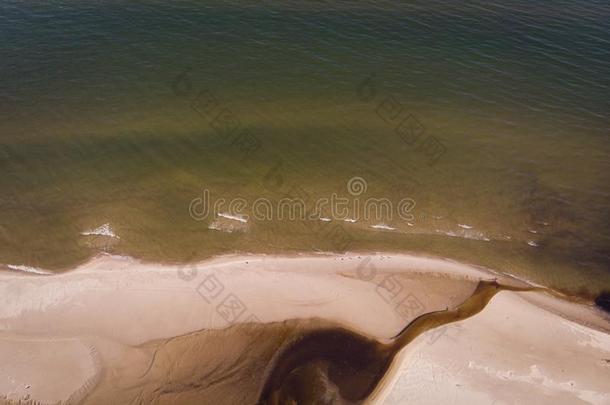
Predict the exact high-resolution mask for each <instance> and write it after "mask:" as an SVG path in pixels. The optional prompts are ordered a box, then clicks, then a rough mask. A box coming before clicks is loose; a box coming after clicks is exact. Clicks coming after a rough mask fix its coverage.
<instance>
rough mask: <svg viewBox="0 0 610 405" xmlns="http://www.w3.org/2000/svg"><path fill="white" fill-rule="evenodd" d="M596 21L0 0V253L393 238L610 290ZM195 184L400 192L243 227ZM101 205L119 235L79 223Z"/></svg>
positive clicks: (593, 9)
mask: <svg viewBox="0 0 610 405" xmlns="http://www.w3.org/2000/svg"><path fill="white" fill-rule="evenodd" d="M609 17H610V6H609V5H608V4H607V3H605V2H596V1H575V2H570V3H566V2H562V1H551V2H546V3H545V4H544V5H541V4H528V2H521V1H511V2H508V3H506V2H482V1H481V2H469V4H468V5H465V4H456V3H455V2H446V1H426V2H414V3H411V4H408V5H406V4H405V5H398V4H395V2H386V1H383V2H372V1H356V2H342V1H332V2H314V3H311V4H302V3H301V2H292V1H288V2H285V1H284V2H275V1H266V2H247V1H246V2H206V3H205V4H201V3H199V2H193V1H180V2H169V3H168V2H158V1H144V2H139V3H137V4H130V5H125V4H121V3H120V2H111V1H102V2H92V1H91V2H90V1H83V2H71V1H53V0H52V1H48V2H44V3H42V2H22V1H8V2H3V4H2V5H1V6H0V32H2V34H3V41H2V43H1V44H0V61H1V62H0V167H1V169H2V173H3V174H2V177H0V190H1V191H2V193H0V242H1V243H0V263H5V264H12V265H23V266H31V267H34V268H42V269H63V268H68V267H70V266H73V265H74V264H75V263H77V262H80V261H84V260H86V259H87V258H89V257H91V256H92V255H95V254H96V253H99V252H100V251H111V252H113V253H119V254H127V255H132V256H136V257H141V258H144V259H147V260H155V261H186V260H194V259H198V258H201V257H205V256H211V255H216V254H221V253H226V252H233V251H248V252H277V251H282V252H285V251H290V252H304V251H312V250H314V251H315V250H320V251H327V250H332V251H341V250H346V249H350V250H357V249H374V250H401V251H414V252H419V253H424V254H432V255H441V256H448V257H451V258H454V259H457V260H463V261H467V262H471V263H475V264H480V265H485V266H490V267H493V268H495V269H497V270H499V271H505V272H509V273H513V274H516V275H519V276H521V277H526V278H528V279H532V280H534V281H537V282H540V283H543V284H546V285H551V286H554V287H558V288H562V289H566V290H569V291H571V292H578V293H583V294H586V293H595V292H598V291H599V290H601V289H603V288H610V273H609V272H608V267H609V266H608V264H609V263H610V251H609V249H608V247H609V246H610V222H609V217H608V208H609V206H610V178H609V177H610V170H609V169H610V160H609V159H608V157H609V156H610V140H609V138H608V130H609V128H610V125H609V124H610V117H609V115H608V111H610V109H609V108H608V107H610V103H609V100H608V96H607V94H608V90H609V89H610V63H609V62H610V18H609ZM212 107H214V108H212ZM219 114H222V115H221V117H222V118H224V120H220V121H219V120H218V119H217V118H216V117H218V115H219ZM431 142H436V143H435V144H432V143H431ZM430 145H436V149H434V148H433V149H430ZM439 145H441V146H439ZM439 151H440V152H442V153H435V152H439ZM355 177H360V178H362V179H363V180H364V182H365V183H366V191H364V192H363V193H362V194H358V195H354V194H350V193H349V191H350V190H348V188H347V184H348V182H349V180H350V179H352V178H355ZM204 189H207V190H209V193H210V196H211V198H212V199H213V200H218V199H219V198H224V199H226V200H227V201H228V200H231V199H233V198H236V197H241V198H244V199H245V200H246V201H247V202H248V203H250V204H252V203H253V202H254V201H255V200H256V199H258V198H267V199H269V201H271V202H272V203H274V204H275V203H276V202H277V201H278V200H280V199H281V198H282V197H284V196H290V197H299V198H302V199H303V200H305V201H307V202H309V201H315V200H316V199H318V198H326V197H330V196H331V195H332V194H333V193H336V194H337V196H338V197H342V198H348V199H349V201H350V207H352V208H354V206H353V205H351V204H353V202H354V201H355V200H356V199H360V201H361V203H362V204H364V200H365V199H366V198H370V197H373V198H384V197H385V198H387V199H389V200H390V201H391V202H392V203H393V204H397V202H398V201H400V200H401V199H403V198H409V199H412V200H413V201H414V202H415V206H414V207H411V208H412V209H411V210H410V211H409V214H411V215H413V218H412V219H409V220H405V219H403V218H399V217H397V216H396V215H394V217H392V218H391V219H390V218H369V219H364V218H362V217H361V216H360V217H359V218H358V221H356V222H347V221H343V220H341V219H343V218H341V219H339V218H337V217H336V216H334V217H333V215H331V214H332V213H328V212H324V215H323V217H324V218H326V217H329V218H331V217H332V218H331V219H334V220H332V221H330V222H324V221H320V220H300V221H290V220H287V219H285V218H284V219H279V218H278V217H277V215H275V216H273V218H272V220H256V219H254V218H252V212H251V211H248V210H244V211H243V212H242V214H245V215H250V218H249V220H248V222H247V223H245V225H243V224H244V223H243V222H241V221H237V220H235V219H230V218H226V217H224V218H223V217H221V218H214V217H212V216H208V217H206V218H199V219H202V220H195V219H194V218H193V216H192V212H191V213H189V205H190V204H191V202H192V201H193V199H195V198H201V196H202V192H203V190H204ZM352 191H353V190H352ZM360 208H362V207H360ZM222 211H223V212H225V213H228V214H231V215H233V214H239V213H235V212H233V213H231V212H229V211H230V210H228V208H226V207H225V208H224V209H223V210H222ZM356 211H357V210H355V209H354V210H352V211H350V212H349V214H348V215H347V216H346V217H345V218H348V219H349V218H353V217H355V216H356V214H357V212H356ZM105 224H108V228H104V229H109V230H111V232H112V234H114V235H115V236H116V237H112V236H109V233H108V232H98V233H101V234H100V235H83V234H82V233H87V232H89V231H92V230H96V229H97V228H99V227H100V226H103V225H105ZM372 226H376V227H375V228H373V227H372ZM229 231H231V232H229ZM90 233H91V232H90ZM94 233H95V232H94Z"/></svg>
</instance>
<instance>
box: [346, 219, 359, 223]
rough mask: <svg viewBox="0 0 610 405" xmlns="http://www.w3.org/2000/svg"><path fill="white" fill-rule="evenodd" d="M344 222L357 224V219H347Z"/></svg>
mask: <svg viewBox="0 0 610 405" xmlns="http://www.w3.org/2000/svg"><path fill="white" fill-rule="evenodd" d="M344 221H345V222H351V223H354V222H356V220H355V219H353V218H345V219H344Z"/></svg>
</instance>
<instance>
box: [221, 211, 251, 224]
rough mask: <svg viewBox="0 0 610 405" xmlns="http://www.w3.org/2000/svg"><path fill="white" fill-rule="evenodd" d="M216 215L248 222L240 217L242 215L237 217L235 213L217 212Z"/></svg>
mask: <svg viewBox="0 0 610 405" xmlns="http://www.w3.org/2000/svg"><path fill="white" fill-rule="evenodd" d="M218 216H219V217H223V218H226V219H232V220H234V221H239V222H244V223H246V222H248V220H247V219H246V218H242V217H239V216H237V215H231V214H224V213H222V212H219V213H218Z"/></svg>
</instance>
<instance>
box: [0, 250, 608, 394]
mask: <svg viewBox="0 0 610 405" xmlns="http://www.w3.org/2000/svg"><path fill="white" fill-rule="evenodd" d="M481 280H485V283H483V284H481V283H480V281H481ZM494 280H497V282H498V283H499V284H501V285H504V286H512V287H519V288H523V287H526V288H530V286H527V285H526V284H525V283H523V282H521V281H518V280H515V279H513V278H510V277H508V276H504V275H500V274H494V273H493V272H491V271H489V270H486V269H482V268H476V267H473V266H469V265H465V264H460V263H455V262H451V261H447V260H441V259H433V258H426V257H416V256H410V255H403V254H380V253H377V254H363V253H353V254H345V255H330V254H329V255H326V254H320V255H310V256H291V257H288V256H286V257H281V256H227V257H220V258H217V259H214V260H210V261H206V262H202V263H199V264H193V265H188V266H171V265H158V264H150V263H142V262H138V261H136V260H134V259H130V258H125V257H116V256H99V257H97V258H95V259H94V260H92V261H90V262H88V263H87V264H85V265H83V266H81V267H79V268H78V269H75V270H73V271H70V272H67V273H63V274H58V275H47V276H45V275H31V274H23V273H18V272H3V273H2V274H0V294H1V295H2V297H3V300H4V303H5V304H4V305H3V306H2V307H0V327H1V329H0V330H1V332H0V349H1V350H2V352H3V358H5V359H7V360H4V361H3V362H2V365H0V375H1V376H3V377H4V378H3V379H2V381H1V382H0V390H1V392H0V396H1V397H2V398H6V399H9V400H11V401H18V400H20V399H26V398H27V399H28V400H31V401H39V402H41V403H50V402H57V401H58V400H64V401H69V403H77V402H84V403H92V404H97V403H108V402H109V401H114V402H117V401H118V402H120V403H126V402H133V403H168V404H169V403H202V401H203V402H206V401H209V402H210V403H218V404H225V403H226V404H238V403H239V404H243V403H258V402H260V403H264V402H265V401H268V403H274V402H273V401H270V399H272V398H273V395H268V394H269V393H272V392H273V391H277V392H283V393H289V395H290V397H291V398H294V397H295V396H298V397H300V398H306V397H307V396H308V395H310V396H311V395H314V396H316V398H317V399H316V400H317V401H319V402H320V401H321V402H320V403H324V401H326V403H358V402H362V401H363V400H366V401H369V402H371V403H388V404H391V403H402V402H404V396H405V395H407V396H408V397H416V396H419V397H422V395H424V394H426V393H427V392H435V388H431V387H430V386H429V385H426V383H420V382H417V383H414V380H413V379H414V378H424V377H422V376H423V375H424V374H421V373H419V372H418V373H413V372H410V370H411V369H410V368H409V367H414V365H415V364H420V363H421V361H425V362H426V364H427V365H428V366H429V367H428V369H430V368H431V367H437V368H441V369H446V370H447V372H446V374H448V375H449V376H450V377H451V378H446V379H445V380H446V381H445V382H446V383H447V384H445V385H447V386H446V387H445V388H443V389H438V390H437V391H439V392H438V395H440V397H439V396H437V397H434V396H430V398H432V399H431V401H432V402H430V403H433V401H434V400H437V403H438V398H443V395H454V391H456V388H455V386H450V384H449V383H448V382H449V381H453V380H456V381H458V380H459V381H461V382H460V383H458V384H460V386H463V387H467V388H464V389H463V390H462V389H458V391H459V392H460V393H462V394H463V393H464V392H466V394H464V395H466V396H465V397H463V398H470V399H473V398H474V401H475V403H476V402H477V401H478V400H480V399H481V398H489V396H490V395H492V394H493V395H495V392H496V391H497V390H499V391H498V392H499V393H500V394H499V396H498V399H499V400H501V401H505V402H506V401H512V400H523V399H529V398H536V401H537V402H538V403H544V402H545V400H546V399H548V398H551V397H553V396H555V397H557V396H559V395H561V393H563V392H564V391H566V392H568V393H570V394H571V395H572V396H571V397H570V396H565V398H585V399H587V400H589V402H592V403H604V402H603V401H606V400H607V399H608V392H604V386H603V381H607V378H605V377H607V373H608V372H609V371H610V364H608V363H610V362H605V360H604V359H610V337H609V335H608V330H610V326H609V325H610V323H609V321H608V317H607V316H605V315H604V314H603V313H602V312H601V311H599V310H597V309H596V308H594V307H593V306H591V305H585V304H576V303H572V302H568V301H563V300H559V299H558V298H556V297H554V296H551V295H548V294H546V293H543V292H512V291H502V292H500V293H499V294H496V295H495V296H494V295H492V296H493V298H492V296H487V298H485V299H484V300H482V301H481V300H479V301H480V303H479V304H478V305H474V306H471V308H470V310H469V311H470V312H468V311H466V312H464V309H463V308H465V307H464V305H465V303H467V302H468V301H470V302H471V303H472V302H474V301H476V300H477V299H476V297H477V294H475V292H477V291H479V293H478V294H479V295H480V289H481V285H488V286H489V285H495V281H494ZM494 294H495V293H494ZM487 300H491V301H490V303H489V304H488V305H485V302H486V301H487ZM515 303H518V305H517V304H515ZM460 308H462V309H460ZM479 311H480V312H479ZM426 319H428V321H425V320H426ZM430 319H432V320H433V321H430ZM414 321H415V322H414ZM424 321H425V322H424ZM449 321H451V322H452V323H449V324H447V325H443V324H445V323H446V322H449ZM422 323H425V325H427V326H425V327H421V326H418V325H421V324H422ZM435 324H438V325H440V326H439V327H433V326H435ZM407 325H409V326H408V327H407ZM539 325H545V328H544V329H542V332H544V331H546V330H551V329H549V328H556V330H557V336H558V339H559V340H558V341H557V342H555V340H550V341H549V340H548V339H551V337H549V336H547V341H546V343H545V344H544V339H542V338H541V337H540V333H541V331H540V327H539ZM456 328H457V329H456ZM454 330H459V331H462V332H460V333H461V334H459V335H457V336H456V335H455V333H454V332H452V331H454ZM604 330H605V331H604ZM438 331H443V333H442V334H441V335H440V336H437V337H436V338H435V339H434V344H430V343H429V342H430V334H433V336H436V335H435V334H436V333H438ZM464 331H465V332H464ZM401 332H402V333H401ZM551 336H553V337H554V336H555V335H551ZM587 339H588V340H587ZM33 341H35V342H36V343H32V342H33ZM308 341H309V342H313V344H312V343H306V344H304V343H299V342H308ZM317 343H319V344H317ZM299 344H300V345H301V346H300V347H302V348H305V349H306V350H304V351H303V353H304V355H302V356H301V357H299V356H296V357H297V358H300V359H301V360H305V361H297V362H296V363H292V365H291V363H290V362H286V360H285V359H286V358H290V357H291V356H293V357H294V356H295V354H297V353H298V350H296V348H297V347H299ZM333 345H334V346H333ZM555 346H556V348H555ZM312 347H317V348H318V349H317V350H321V351H322V352H318V354H319V355H316V351H315V350H309V348H312ZM332 347H336V348H341V349H342V350H343V351H344V352H345V353H352V352H353V353H361V356H356V355H354V356H342V355H340V354H338V353H340V352H341V351H340V350H339V351H332V352H333V353H337V354H336V356H335V357H333V356H326V355H324V353H329V352H328V350H329V349H330V348H332ZM437 347H438V348H439V349H438V350H437ZM84 348H86V349H84ZM379 348H386V349H383V350H381V351H382V352H384V350H389V351H387V352H384V353H385V354H384V355H385V357H384V356H381V357H379V356H377V354H379V351H378V349H379ZM388 348H390V349H388ZM554 348H555V349H554ZM367 350H368V352H367ZM366 353H369V354H370V356H366V355H365V354H366ZM441 354H443V356H441ZM522 354H523V355H522ZM573 355H578V356H579V360H578V361H576V362H573V361H572V360H571V359H572V357H573ZM286 356H288V357H286ZM394 356H396V357H394ZM346 359H350V361H347V362H346ZM422 359H423V360H422ZM593 359H596V360H595V361H593ZM588 361H592V362H593V363H591V364H588V363H587V362H588ZM418 362H420V363H418ZM587 364H588V365H589V366H590V367H592V368H590V369H587V368H586V367H585V366H586V365H587ZM295 365H296V367H295ZM448 365H459V367H456V368H455V369H452V368H451V367H449V366H448ZM532 367H534V368H532ZM51 370H52V371H53V378H44V376H45V375H46V373H48V372H49V371H51ZM481 370H487V371H488V372H487V374H485V373H481ZM490 370H504V372H505V373H506V372H509V371H510V370H513V371H512V373H513V374H511V373H510V372H509V374H507V375H509V376H513V375H514V376H518V375H520V374H519V373H521V372H522V371H523V370H535V371H532V372H533V373H535V374H532V376H530V380H527V378H525V377H523V378H521V379H519V378H517V377H514V378H512V379H511V378H505V374H502V373H501V372H500V371H498V373H500V374H501V376H500V377H497V376H495V377H494V376H492V374H493V372H492V371H490ZM561 370H563V371H561ZM592 370H595V371H596V372H593V371H592ZM597 371H599V372H597ZM604 372H605V374H604ZM536 373H537V374H536ZM557 373H564V374H563V376H565V380H566V381H568V380H569V381H571V382H572V383H573V384H574V385H570V384H569V383H566V384H567V385H566V384H562V383H560V382H559V383H557V384H551V383H549V381H551V380H552V381H560V380H558V379H557V378H556V375H555V374H557ZM479 374H481V375H479ZM496 374H497V373H496ZM551 376H552V377H551ZM57 379H59V380H62V381H63V382H65V383H64V384H58V383H57V381H56V380H57ZM7 381H10V384H9V383H7ZM367 381H368V383H367ZM434 381H435V378H432V379H431V380H430V381H428V382H430V383H433V382H434ZM524 381H525V382H524ZM528 381H529V383H528ZM367 384H368V385H367ZM435 384H436V383H434V384H433V386H434V387H436V386H437V385H438V384H436V385H435ZM448 384H449V385H448ZM519 384H521V385H523V384H525V386H527V387H526V388H527V389H525V388H524V386H523V387H522V386H521V385H519ZM441 385H442V384H441ZM347 386H352V387H354V388H352V389H350V390H347V391H346V388H345V387H347ZM521 388H524V389H521ZM606 391H607V390H606ZM371 392H372V396H371V397H370V398H368V399H367V397H368V396H369V395H368V394H370V393H371ZM456 395H457V394H456ZM468 395H470V396H468ZM276 397H277V396H276ZM286 398H288V397H286ZM426 398H428V397H426ZM463 398H462V397H460V399H463ZM565 398H564V399H565ZM276 403H277V402H276ZM280 403H289V402H280Z"/></svg>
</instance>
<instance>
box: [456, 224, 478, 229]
mask: <svg viewBox="0 0 610 405" xmlns="http://www.w3.org/2000/svg"><path fill="white" fill-rule="evenodd" d="M458 226H459V227H460V228H464V229H472V228H474V227H473V226H470V225H465V224H458Z"/></svg>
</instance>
